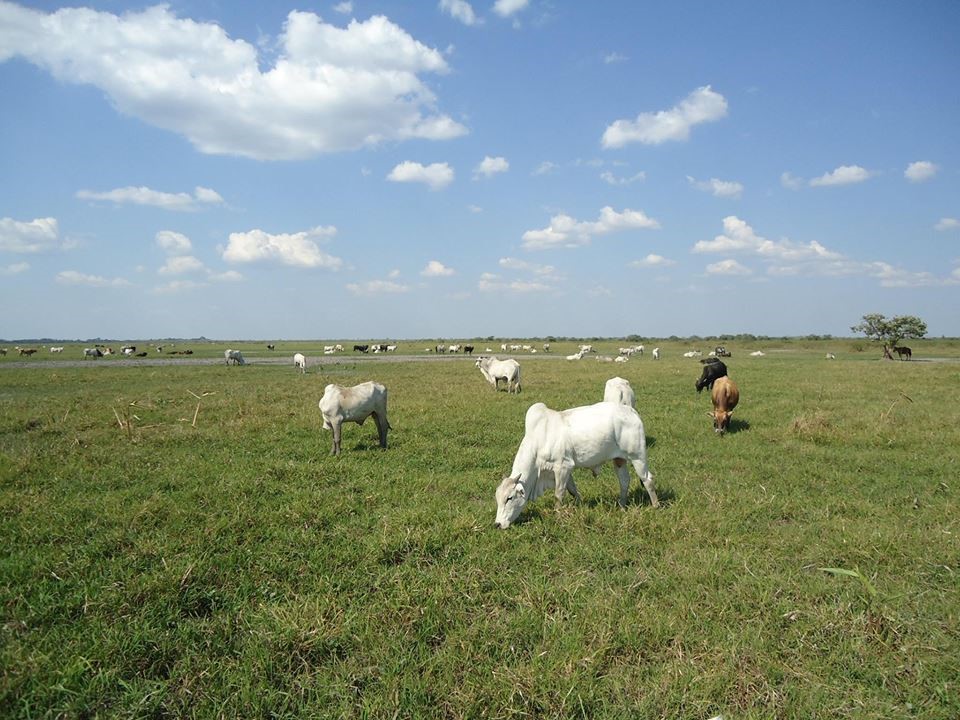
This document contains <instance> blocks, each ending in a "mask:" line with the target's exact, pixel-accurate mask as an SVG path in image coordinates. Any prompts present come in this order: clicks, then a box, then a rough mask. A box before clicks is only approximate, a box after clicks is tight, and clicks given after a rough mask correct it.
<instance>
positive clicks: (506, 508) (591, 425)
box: [495, 402, 660, 529]
mask: <svg viewBox="0 0 960 720" xmlns="http://www.w3.org/2000/svg"><path fill="white" fill-rule="evenodd" d="M608 460H613V463H614V465H615V466H616V468H617V477H618V478H619V480H620V506H621V507H625V506H626V504H627V495H628V491H629V489H630V471H629V470H628V469H627V466H626V463H627V462H628V461H629V462H630V463H631V464H632V465H633V467H634V470H635V471H636V472H637V475H639V476H640V480H641V481H642V482H643V487H644V488H645V489H646V491H647V495H649V496H650V504H651V505H653V507H659V506H660V501H659V500H658V499H657V492H656V490H655V488H654V486H653V475H652V474H651V473H650V469H649V468H648V467H647V441H646V435H645V434H644V432H643V421H642V420H641V419H640V415H639V414H638V413H637V411H636V410H634V409H633V408H631V407H627V406H626V405H619V404H617V403H612V402H600V403H596V404H595V405H585V406H583V407H575V408H571V409H569V410H563V411H557V410H551V409H550V408H548V407H547V406H546V405H544V404H543V403H536V404H534V405H531V406H530V409H529V410H527V415H526V418H525V419H524V435H523V440H522V441H521V442H520V447H519V449H518V450H517V454H516V456H515V457H514V460H513V469H512V470H511V471H510V475H508V476H507V477H505V478H504V479H503V480H502V481H501V482H500V485H499V486H498V487H497V491H496V494H495V497H496V501H497V518H496V521H495V524H496V526H497V527H498V528H500V529H506V528H508V527H510V524H511V523H512V522H514V521H515V520H516V519H517V518H518V517H519V516H520V512H521V511H522V510H523V507H524V505H526V504H527V502H529V501H531V500H535V499H537V498H538V497H539V496H540V495H542V494H543V493H544V492H545V491H546V490H548V489H550V488H551V487H553V488H554V494H555V495H556V498H557V501H561V500H563V496H564V494H565V493H566V492H567V490H569V491H570V494H571V495H573V496H574V497H575V498H577V499H579V498H580V493H579V492H578V491H577V486H576V485H575V484H574V482H573V470H574V468H578V467H588V468H595V467H598V466H600V465H601V464H603V463H605V462H606V461H608Z"/></svg>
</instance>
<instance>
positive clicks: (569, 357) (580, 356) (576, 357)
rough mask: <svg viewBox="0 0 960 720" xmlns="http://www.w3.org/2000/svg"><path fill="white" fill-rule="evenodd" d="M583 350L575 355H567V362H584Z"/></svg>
mask: <svg viewBox="0 0 960 720" xmlns="http://www.w3.org/2000/svg"><path fill="white" fill-rule="evenodd" d="M583 353H584V351H583V350H580V351H579V352H575V353H574V354H573V355H567V360H582V359H583Z"/></svg>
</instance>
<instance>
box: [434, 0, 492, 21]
mask: <svg viewBox="0 0 960 720" xmlns="http://www.w3.org/2000/svg"><path fill="white" fill-rule="evenodd" d="M440 10H441V11H442V12H444V13H446V14H447V15H449V16H450V17H452V18H453V19H454V20H459V21H460V22H462V23H463V24H464V25H480V24H482V22H483V21H482V20H481V19H480V18H479V17H478V16H477V14H476V13H475V12H474V11H473V6H472V5H471V4H470V3H468V2H467V0H440Z"/></svg>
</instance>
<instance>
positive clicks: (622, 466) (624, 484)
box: [613, 458, 630, 507]
mask: <svg viewBox="0 0 960 720" xmlns="http://www.w3.org/2000/svg"><path fill="white" fill-rule="evenodd" d="M613 466H614V467H615V468H616V470H617V479H618V480H619V481H620V501H619V502H620V507H626V506H627V495H628V494H629V492H630V471H629V470H628V469H627V463H626V461H625V460H624V459H623V458H614V459H613Z"/></svg>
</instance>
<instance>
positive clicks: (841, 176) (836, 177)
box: [810, 165, 873, 187]
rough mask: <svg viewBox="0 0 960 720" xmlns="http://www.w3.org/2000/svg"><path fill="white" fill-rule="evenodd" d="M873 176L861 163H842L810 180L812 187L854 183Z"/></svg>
mask: <svg viewBox="0 0 960 720" xmlns="http://www.w3.org/2000/svg"><path fill="white" fill-rule="evenodd" d="M871 177H873V173H871V172H870V171H869V170H866V169H864V168H862V167H860V166H859V165H841V166H840V167H838V168H837V169H836V170H833V171H831V172H828V173H824V174H823V175H821V176H820V177H818V178H814V179H813V180H811V181H810V187H829V186H831V185H854V184H856V183H862V182H864V181H866V180H869V179H870V178H871Z"/></svg>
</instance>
